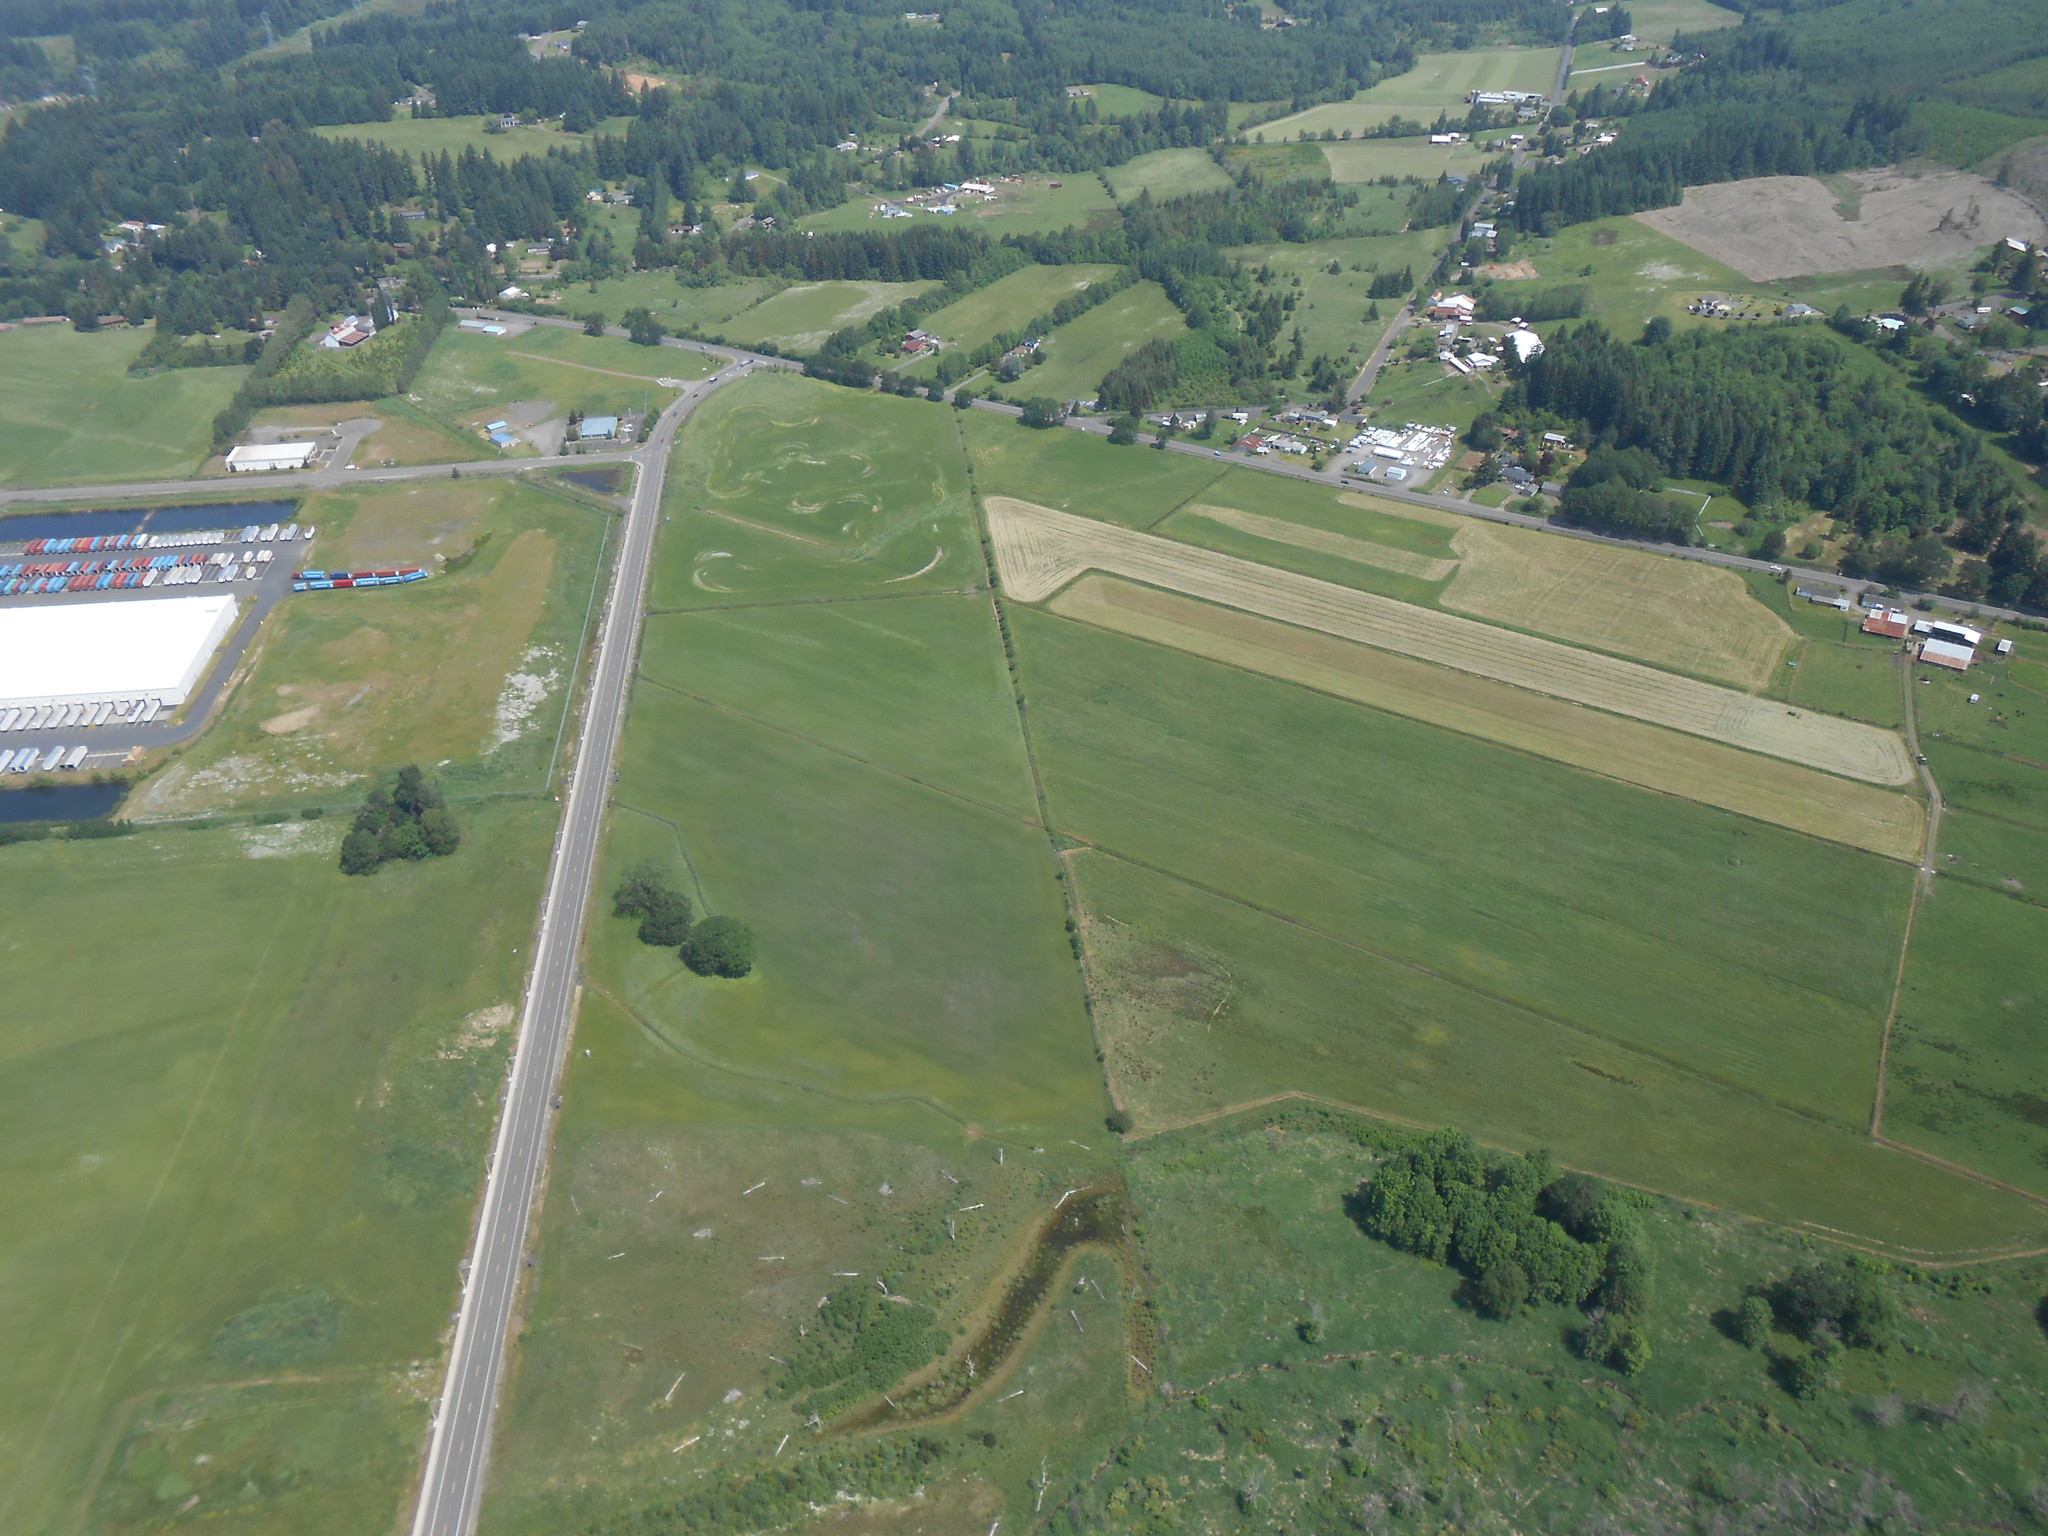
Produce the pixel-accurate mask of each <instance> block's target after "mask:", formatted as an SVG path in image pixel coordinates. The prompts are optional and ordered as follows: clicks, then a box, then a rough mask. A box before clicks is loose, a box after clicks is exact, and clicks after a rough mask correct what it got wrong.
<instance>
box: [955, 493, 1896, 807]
mask: <svg viewBox="0 0 2048 1536" xmlns="http://www.w3.org/2000/svg"><path fill="white" fill-rule="evenodd" d="M985 505H986V507H987V510H988V515H989V532H990V536H991V540H992V542H993V544H994V547H995V555H996V562H997V568H998V570H999V572H1000V574H1001V578H1002V582H1003V588H1004V591H1005V592H1006V593H1008V594H1009V595H1010V596H1012V597H1014V598H1016V599H1018V600H1019V601H1021V602H1036V601H1038V600H1040V599H1041V598H1044V597H1048V596H1050V595H1051V594H1052V593H1053V592H1055V591H1057V590H1058V589H1059V588H1060V587H1061V586H1063V585H1065V584H1066V583H1067V582H1068V581H1070V580H1072V579H1073V578H1074V577H1075V576H1077V575H1079V574H1080V573H1081V572H1082V571H1083V570H1086V569H1090V568H1093V569H1097V570H1103V571H1107V572H1109V573H1111V574H1114V575H1120V576H1128V577H1132V578H1134V579H1136V580H1139V581H1144V582H1148V583H1151V584H1153V585H1156V586H1163V587H1167V588H1169V589H1171V590H1174V591H1179V592H1184V593H1186V594H1187V595H1189V596H1191V597H1200V598H1204V599H1206V600H1208V601H1211V602H1218V603H1224V604H1227V605H1229V606H1231V607H1235V608H1242V609H1245V610H1246V611H1248V612H1252V613H1257V614H1260V615H1262V616H1264V617H1267V618H1274V619H1279V620H1282V621H1283V622H1286V623H1291V624H1298V625H1302V626H1304V627H1307V628H1311V629H1319V630H1322V631H1323V632H1325V633H1327V634H1333V635H1337V636H1339V637H1340V638H1343V639H1347V640H1356V641H1360V642H1363V643H1365V644H1368V645H1374V646H1377V647H1379V648H1380V649H1383V650H1390V651H1394V652H1396V653H1398V654H1402V655H1408V656H1413V657H1416V658H1418V659H1420V660H1425V661H1432V662H1436V663H1438V664H1440V665H1444V666H1450V667H1455V668H1457V669H1458V670H1460V671H1465V672H1472V673H1475V674H1477V675H1478V676H1480V677H1485V678H1490V679H1492V680H1494V681H1496V682H1502V683H1510V684H1513V685H1514V686H1516V687H1522V688H1529V689H1533V690H1534V691H1536V692H1538V693H1544V694H1549V695H1550V696H1552V697H1554V698H1561V699H1566V700H1569V701H1571V702H1573V703H1579V704H1589V705H1592V706H1594V707H1596V708H1600V709H1606V710H1609V711H1612V712H1613V713H1615V714H1621V715H1627V716H1630V717H1632V718H1634V719H1638V720H1644V721H1648V722H1650V723H1651V724H1655V725H1662V726H1667V727H1669V728H1671V729H1674V730H1680V731H1685V732H1688V733H1690V734H1692V735H1697V736H1705V737H1708V738H1710V739H1714V740H1718V741H1722V742H1726V743H1728V744H1730V745H1734V746H1740V747H1743V748H1746V749H1748V750H1750V751H1756V752H1763V753H1767V754H1769V755H1771V756H1774V757H1782V758H1784V759H1786V760H1787V761H1790V762H1796V763H1800V764H1803V765H1805V766H1807V767H1814V768H1821V769H1824V770H1826V771H1828V772H1831V773H1840V774H1843V775H1845V776H1847V777H1850V778H1858V779H1863V780H1866V781H1868V782H1870V783H1875V784H1885V785H1897V784H1905V783H1908V782H1910V780H1911V778H1912V765H1911V764H1910V763H1909V762H1908V761H1907V760H1906V753H1905V745H1904V743H1903V742H1902V741H1900V739H1899V738H1898V737H1897V736H1896V735H1893V734H1891V733H1889V732H1884V731H1879V730H1877V729H1875V728H1874V727H1870V726H1865V725H1860V724H1857V723H1854V722H1850V721H1844V720H1837V719H1834V718H1832V717H1830V716H1826V715H1815V714H1811V713H1808V712H1804V711H1800V710H1796V709H1792V708H1790V707H1788V706H1785V705H1782V704H1774V703H1764V702H1762V701H1759V700H1755V699H1752V698H1749V697H1748V696H1746V695H1744V694H1739V693H1735V692H1733V691H1731V690H1729V689H1725V688H1720V687H1716V686H1714V685H1712V684H1708V683H1701V682H1696V681H1694V680H1692V679H1690V678H1683V677H1677V676H1674V675H1671V674H1668V673H1660V672H1653V671H1651V670H1650V669H1649V668H1647V667H1643V666H1640V665H1637V664H1636V663H1633V662H1627V661H1622V660H1619V659H1617V658H1613V657H1607V656H1601V655H1598V654H1596V653H1594V652H1591V651H1583V650H1577V649H1575V648H1573V647H1570V646H1566V645H1561V644H1559V643H1557V642H1555V641H1551V640H1544V639H1540V638H1537V637H1535V636H1528V635H1520V634H1516V633H1515V632H1513V631H1510V630H1503V629H1497V628H1494V627H1492V626H1490V625H1484V624H1479V623H1476V622H1474V621H1472V620H1469V619H1462V618H1458V617H1455V616H1453V615H1450V614H1441V613H1435V612H1432V611H1431V610H1429V609H1426V608H1418V607H1416V606H1414V605H1412V604H1407V603H1400V602H1395V601H1393V600H1391V599H1388V598H1383V597H1380V596H1378V595H1377V594H1374V593H1369V592H1360V591H1354V590H1351V589H1348V588H1344V587H1338V586H1335V585H1333V584H1331V583H1329V582H1324V581H1318V580H1316V579H1315V578H1313V577H1306V576H1301V575H1297V574H1296V573H1294V572H1291V571H1281V570H1275V569H1273V568H1271V567H1267V566H1261V565H1256V564H1253V563H1252V562H1250V561H1246V560H1241V559H1237V558H1234V557H1232V556H1228V555H1218V554H1214V553H1212V552H1210V551H1208V550H1200V549H1194V548H1191V547H1188V546H1185V545H1179V544H1176V543H1174V542H1172V541H1170V540H1165V539H1158V538H1153V537H1149V536H1147V535H1144V534H1139V533H1133V532H1130V531H1128V530H1124V529H1119V528H1114V527H1112V526H1110V525H1108V524H1104V523H1096V522H1092V521H1090V520H1088V519H1086V518H1079V517H1074V516H1071V515H1070V514H1067V513H1062V512H1055V511H1052V510H1051V509H1049V508H1044V507H1034V506H1032V505H1031V504H1030V503H1027V502H1023V501H1018V500H1015V499H1013V498H1008V497H988V498H986V500H985Z"/></svg>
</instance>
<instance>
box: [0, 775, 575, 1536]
mask: <svg viewBox="0 0 2048 1536" xmlns="http://www.w3.org/2000/svg"><path fill="white" fill-rule="evenodd" d="M554 811H555V807H554V804H553V802H552V801H548V800H541V801H537V802H535V801H527V802H504V803H499V804H496V805H491V806H476V807H465V808H463V809H462V810H461V811H460V812H459V817H460V821H461V824H462V827H463V830H464V834H465V836H464V842H463V846H462V848H461V850H460V852H458V853H457V854H455V855H454V856H453V857H451V858H447V859H433V860H429V861H427V862H425V863H423V864H419V865H407V866H393V867H388V868H386V869H384V870H382V871H380V872H379V873H377V874H376V875H375V876H372V877H368V878H362V879H350V878H348V877H345V876H343V875H341V874H340V873H339V872H338V871H337V870H336V868H335V862H334V861H335V848H336V846H337V843H338V841H339V837H340V834H341V832H342V831H343V830H344V827H343V825H342V824H341V823H339V822H338V821H335V820H327V821H315V822H303V821H297V820H293V821H288V822H282V823H280V824H278V825H274V826H248V825H242V826H220V827H214V828H210V829H207V830H192V829H188V828H183V827H179V828H171V827H164V828H156V829H146V830H143V831H141V832H138V833H135V834H133V835H131V836H128V837H123V838H116V839H109V840H104V841H92V842H31V843H22V844H16V845H14V846H12V847H6V848H0V867H4V868H5V870H6V876H7V878H6V879H5V880H4V881H0V886H4V888H5V891H6V893H7V894H6V895H5V896H0V903H4V906H5V911H6V917H5V923H6V931H7V933H8V934H9V936H10V945H9V950H8V953H7V956H6V958H5V960H4V962H0V966H4V970H5V975H6V985H7V992H8V996H9V999H10V1002H9V1006H8V1009H7V1011H6V1020H5V1023H4V1024H0V1054H4V1056H5V1059H6V1060H7V1062H8V1070H7V1072H6V1074H5V1086H4V1089H0V1103H4V1107H0V1114H4V1115H5V1118H6V1123H7V1126H8V1135H7V1139H6V1145H5V1149H4V1152H0V1159H4V1177H0V1189H4V1191H5V1193H4V1194H0V1215H4V1231H5V1233H6V1236H5V1239H4V1241H0V1287H4V1289H5V1291H6V1294H7V1296H8V1298H9V1301H8V1312H9V1318H10V1322H11V1326H10V1327H9V1328H8V1329H7V1331H6V1335H5V1337H4V1339H0V1370H4V1372H5V1375H6V1379H7V1380H8V1382H9V1383H10V1384H11V1385H12V1390H11V1391H10V1392H9V1393H8V1394H7V1400H6V1404H5V1405H4V1406H0V1421H4V1429H0V1525H4V1526H5V1527H6V1528H7V1529H9V1530H17V1531H55V1530H65V1529H76V1530H91V1531H95V1532H123V1533H125V1532H131V1531H132V1532H141V1531H156V1530H163V1529H165V1528H166V1527H167V1526H168V1525H169V1524H171V1523H172V1522H175V1521H177V1520H178V1518H179V1514H180V1511H183V1512H184V1516H185V1518H186V1519H187V1520H190V1521H194V1522H203V1523H204V1524H205V1526H206V1528H207V1529H208V1530H219V1531H222V1532H232V1533H248V1536H259V1533H263V1536H267V1533H271V1532H276V1531H283V1530H289V1531H294V1532H305V1533H309V1536H318V1533H328V1532H332V1533H336V1536H341V1533H350V1536H353V1533H356V1532H361V1531H365V1530H383V1529H387V1528H389V1527H391V1526H393V1525H394V1523H395V1522H396V1521H397V1520H398V1517H399V1513H400V1505H401V1503H402V1502H403V1500H404V1499H405V1498H406V1497H407V1495H408V1493H409V1491H410V1490H411V1488H412V1487H413V1484H414V1481H415V1479H416V1477H417V1475H418V1471H419V1451H420V1446H421V1443H422V1437H423V1436H424V1434H425V1430H426V1417H427V1409H428V1403H429V1401H430V1400H431V1396H432V1391H433V1387H432V1383H433V1381H434V1379H435V1378H434V1375H433V1372H434V1370H435V1369H436V1364H435V1362H436V1361H437V1359H438V1357H439V1354H440V1352H441V1349H442V1347H443V1343H444V1335H445V1330H446V1327H447V1319H448V1313H449V1311H450V1309H451V1308H452V1307H453V1306H454V1305H455V1301H456V1294H457V1280H456V1269H455V1265H456V1260H457V1258H458V1257H459V1256H460V1254H461V1253H462V1251H463V1245H464V1243H465V1242H466V1241H467V1237H466V1234H467V1232H468V1225H469V1217H470V1213H471V1210H472V1206H473V1203H474V1201H475V1198H476V1192H477V1185H478V1180H479V1176H480V1174H481V1171H482V1167H483V1160H484V1152H485V1142H486V1137H487V1133H488V1131H489V1128H490V1123H491V1113H492V1109H493V1107H494V1099H495V1093H494V1091H493V1090H494V1088H495V1086H496V1084H497V1082H498V1080H499V1079H500V1077H501V1076H502V1075H503V1070H504V1061H505V1051H506V1048H507V1046H508V1044H509V1039H510V1030H509V1027H508V1026H509V1020H510V1010H511V1008H512V1007H513V1006H514V1005H516V1003H517V1002H518V999H519V989H520V979H521V967H522V965H523V961H522V960H521V959H520V957H519V955H518V954H517V952H516V951H517V946H518V945H519V944H520V943H523V942H524V940H525V937H526V934H527V932H528V929H529V928H530V926H531V924H532V919H533V904H534V901H535V899H536V898H537V896H538V894H539V886H540V878H541V872H542V869H543V867H544V865H545V862H546V858H547V852H548V842H549V836H550V833H551V832H552V829H553V826H554ZM81 933H97V934H106V935H118V942H116V941H113V940H109V942H106V943H103V944H99V945H96V946H94V948H93V950H92V961H91V966H90V975H89V977H84V978H81V975H80V973H79V972H78V970H77V968H76V967H75V966H73V965H67V964H62V963H53V962H52V957H53V956H62V955H67V954H78V953H81V951H79V949H78V935H79V934H81ZM493 1008H499V1009H502V1010H503V1012H502V1013H501V1014H496V1015H493V1014H488V1013H485V1012H483V1011H484V1010H489V1009H493ZM501 1021H502V1023H501Z"/></svg>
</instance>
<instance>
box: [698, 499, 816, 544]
mask: <svg viewBox="0 0 2048 1536" xmlns="http://www.w3.org/2000/svg"><path fill="white" fill-rule="evenodd" d="M697 511H698V514H699V515H700V516H703V517H715V518H717V519H718V520H719V521H720V522H724V523H736V524H738V525H739V526H740V527H742V528H748V529H751V530H753V531H754V532H755V533H768V534H773V535H774V536H775V537H776V538H778V539H795V540H796V541H797V543H799V544H810V545H814V546H816V547H817V548H819V549H831V548H833V546H832V545H831V544H829V543H827V542H826V541H825V540H823V539H814V538H812V537H811V536H810V535H809V534H808V533H792V532H791V531H790V530H789V529H787V528H771V527H769V526H768V525H767V524H766V523H757V522H753V521H751V520H750V519H748V518H744V517H735V516H734V515H733V514H732V513H730V512H720V511H718V510H716V509H715V508H712V507H699V508H698V509H697Z"/></svg>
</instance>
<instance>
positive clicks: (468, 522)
mask: <svg viewBox="0 0 2048 1536" xmlns="http://www.w3.org/2000/svg"><path fill="white" fill-rule="evenodd" d="M302 516H303V517H304V518H305V519H306V521H308V522H311V523H314V524H315V525H316V526H317V527H319V529H320V537H319V541H318V543H317V545H316V546H315V553H314V554H313V555H312V556H310V557H308V558H311V559H317V560H319V561H321V562H322V563H323V564H325V565H327V566H328V567H330V568H338V569H353V568H358V567H362V566H372V567H375V566H389V565H399V564H407V565H415V564H416V565H424V566H426V567H428V568H429V569H430V570H437V568H438V566H439V565H440V562H442V561H443V560H447V559H454V560H457V561H458V562H460V564H459V568H458V569H454V570H437V574H436V575H435V576H434V577H433V579H431V580H428V581H424V582H419V583H416V584H414V585H411V586H406V587H401V588H397V589H395V590H394V589H385V590H380V591H376V592H374V593H373V592H368V591H365V592H362V593H361V594H360V598H363V599H368V598H374V599H375V600H374V601H362V600H352V599H358V594H356V593H349V592H306V593H301V594H298V595H296V596H294V597H293V598H292V599H291V600H290V601H288V602H286V603H285V604H283V605H282V606H281V607H280V608H279V609H278V610H277V611H276V612H275V613H274V614H272V615H271V617H270V619H269V620H268V629H267V632H266V634H265V636H264V638H263V643H262V645H261V647H260V649H259V650H258V652H257V655H256V662H255V665H254V668H253V670H252V671H251V672H250V674H249V676H248V677H247V678H245V679H244V680H243V681H242V683H241V684H240V686H239V687H237V688H236V690H235V691H234V693H233V694H232V695H230V697H229V699H228V701H227V704H226V705H225V706H224V708H223V709H222V711H221V714H220V716H219V718H218V719H217V720H215V722H214V723H213V725H212V726H211V727H209V729H208V730H207V731H206V732H205V734H203V735H202V736H200V737H199V738H198V739H197V740H196V741H194V742H192V743H190V744H189V745H187V746H185V747H184V748H182V749H180V750H178V751H177V752H176V754H175V756H174V757H173V758H172V759H171V760H170V761H169V762H168V763H167V764H166V765H165V766H164V767H163V769H162V771H161V772H160V773H159V774H157V775H156V776H155V777H153V778H152V779H150V780H149V781H148V782H147V783H146V785H145V786H144V787H143V788H142V789H141V790H139V791H138V792H137V794H136V795H135V797H134V798H133V799H132V801H131V803H130V807H129V809H130V813H131V814H133V815H137V816H146V817H166V816H187V815H195V814H210V813H213V812H216V811H219V810H222V809H225V808H228V807H234V806H265V807H294V806H304V805H326V806H329V807H332V808H334V809H335V810H337V811H340V810H342V809H344V808H345V807H346V806H347V805H348V804H350V803H351V802H352V801H353V800H354V799H355V797H356V787H357V784H358V781H359V780H360V779H361V777H362V775H363V774H365V773H367V772H370V771H372V770H378V769H384V770H388V769H392V768H396V767H398V766H400V765H401V764H403V763H406V762H420V763H432V764H440V765H442V766H440V767H439V768H438V770H437V776H438V777H439V779H440V782H441V783H442V784H443V786H444V787H445V788H446V789H447V790H448V791H449V792H450V793H451V794H455V795H475V794H480V793H495V794H503V793H521V794H533V793H540V792H544V791H545V790H546V788H547V786H548V784H549V780H550V776H551V774H552V773H553V772H554V771H555V770H556V769H557V768H558V767H559V764H558V763H557V761H556V754H557V748H558V745H559V738H560V736H561V728H562V721H563V712H564V711H565V710H566V709H567V707H568V701H569V698H570V696H571V693H572V692H573V689H572V686H571V684H572V681H573V677H574V671H575V667H576V662H577V658H578V657H579V656H580V655H581V653H582V646H583V641H584V632H585V626H586V624H587V623H588V621H589V618H590V615H591V612H592V608H593V604H594V601H595V600H596V599H597V597H598V591H597V577H598V575H599V570H598V566H599V559H600V555H601V553H602V551H603V547H604V543H605V539H606V535H607V532H608V530H607V527H606V518H605V515H604V514H603V513H601V512H597V511H594V510H592V509H590V508H589V507H587V506H584V505H582V504H580V503H577V502H574V501H571V500H569V499H568V498H567V497H564V496H558V495H554V494H551V493H550V492H548V491H545V490H543V489H540V488H539V487H537V486H530V485H527V484H523V483H521V482H519V481H516V480H509V479H484V478H480V477H471V478H469V479H466V480H463V481H460V482H454V481H448V480H432V481H421V482H417V483H414V484H410V485H393V486H385V487H378V488H376V489H366V490H363V491H334V492H327V493H324V494H322V495H319V496H315V497H311V498H308V500H307V501H306V502H305V504H304V507H303V509H302ZM472 551H473V552H474V553H473V555H472V553H471V552H472ZM336 598H339V599H341V601H339V602H337V601H335V599H336Z"/></svg>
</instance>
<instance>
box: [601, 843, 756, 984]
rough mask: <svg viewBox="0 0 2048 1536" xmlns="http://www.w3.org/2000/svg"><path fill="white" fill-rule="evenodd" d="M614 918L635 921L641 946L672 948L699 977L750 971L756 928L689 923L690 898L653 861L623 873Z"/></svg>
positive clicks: (728, 920)
mask: <svg viewBox="0 0 2048 1536" xmlns="http://www.w3.org/2000/svg"><path fill="white" fill-rule="evenodd" d="M612 916H613V917H637V918H638V919H639V920H640V928H639V934H640V942H641V943H643V944H648V945H652V946H653V947H655V948H656V949H673V950H675V951H676V953H677V954H678V956H680V958H681V959H682V962H683V964H685V965H687V966H688V967H689V968H690V969H691V970H693V971H695V972H696V973H697V974H698V975H699V976H723V977H728V978H738V977H741V976H745V975H747V974H748V973H750V972H751V971H752V970H753V969H754V930H753V929H752V928H749V927H748V926H747V925H746V924H745V923H743V922H741V921H740V920H739V919H738V918H735V917H706V918H703V919H701V920H699V921H696V922H692V921H691V918H692V916H693V909H692V907H691V905H690V898H689V897H688V896H685V895H684V894H683V893H682V892H681V891H679V890H677V889H676V885H675V881H674V879H673V878H672V877H671V875H670V874H669V871H668V869H667V868H666V867H665V866H663V865H661V864H659V863H655V862H653V861H649V862H647V863H643V864H636V865H634V866H633V868H631V869H629V870H627V871H626V873H625V876H624V878H622V879H621V880H620V881H619V885H618V889H617V890H615V891H613V892H612Z"/></svg>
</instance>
